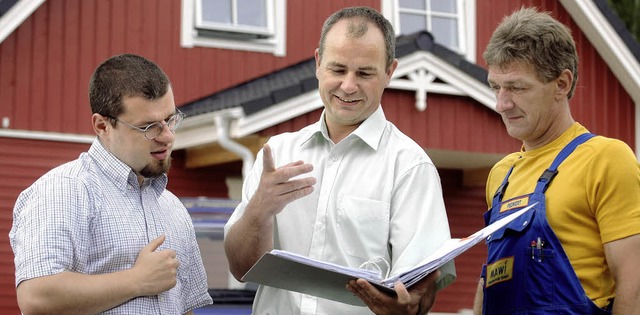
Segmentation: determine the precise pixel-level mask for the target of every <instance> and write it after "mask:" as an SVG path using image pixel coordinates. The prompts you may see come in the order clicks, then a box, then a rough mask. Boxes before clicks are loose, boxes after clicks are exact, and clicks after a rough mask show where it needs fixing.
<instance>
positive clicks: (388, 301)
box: [347, 271, 440, 315]
mask: <svg viewBox="0 0 640 315" xmlns="http://www.w3.org/2000/svg"><path fill="white" fill-rule="evenodd" d="M438 276H440V271H436V272H433V273H431V274H429V275H428V276H427V277H425V278H424V279H422V280H420V282H418V283H416V284H414V285H413V286H411V288H410V289H409V290H407V288H406V287H405V286H404V284H402V283H401V282H398V283H396V284H395V286H394V289H395V291H396V296H390V295H387V294H385V293H383V292H381V291H380V290H378V289H377V288H376V287H374V286H373V285H372V284H371V283H369V282H368V281H366V280H364V279H358V280H357V281H349V284H347V289H348V290H349V291H351V293H353V294H355V295H356V296H358V297H359V298H360V299H361V300H362V301H363V302H364V303H365V304H366V305H367V306H368V307H369V309H371V311H373V312H374V313H375V314H377V315H395V314H398V315H400V314H402V315H405V314H409V315H416V314H427V312H428V311H429V309H431V306H432V305H433V302H434V301H435V297H436V280H437V279H438Z"/></svg>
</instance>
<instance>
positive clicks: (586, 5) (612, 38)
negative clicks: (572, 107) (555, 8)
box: [560, 0, 640, 160]
mask: <svg viewBox="0 0 640 315" xmlns="http://www.w3.org/2000/svg"><path fill="white" fill-rule="evenodd" d="M560 2H561V3H562V5H563V6H564V7H565V9H566V10H567V12H569V14H570V15H571V17H572V18H573V20H574V21H575V22H576V23H577V24H578V26H579V27H580V29H582V31H583V32H584V33H585V35H586V36H587V38H588V39H589V41H590V42H591V44H593V46H594V47H595V48H596V50H597V51H598V53H599V54H600V56H602V58H603V59H604V61H605V62H606V64H607V65H608V66H609V68H610V69H611V71H612V72H613V74H614V75H615V76H616V78H618V81H620V84H622V86H623V87H624V89H625V90H626V91H627V93H629V95H630V96H631V99H632V100H633V102H634V103H635V107H636V115H635V129H636V133H635V138H636V143H635V153H636V157H638V159H639V160H640V62H639V61H638V59H636V58H635V57H634V55H633V54H632V52H631V51H630V49H629V47H628V46H627V45H626V44H625V43H624V42H623V40H622V38H620V35H619V34H618V32H616V30H614V29H613V27H612V26H611V23H609V22H608V20H607V19H606V18H605V16H604V15H603V14H602V12H601V11H600V10H599V9H598V7H597V6H596V4H595V3H594V2H592V1H575V0H560Z"/></svg>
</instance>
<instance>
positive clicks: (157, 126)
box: [104, 109, 186, 140]
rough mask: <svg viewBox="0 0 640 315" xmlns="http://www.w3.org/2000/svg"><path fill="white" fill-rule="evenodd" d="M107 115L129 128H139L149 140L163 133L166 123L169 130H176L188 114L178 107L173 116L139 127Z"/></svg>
mask: <svg viewBox="0 0 640 315" xmlns="http://www.w3.org/2000/svg"><path fill="white" fill-rule="evenodd" d="M104 116H105V117H108V118H110V119H113V120H115V121H116V122H119V123H121V124H123V125H126V126H128V127H129V128H131V129H133V130H137V131H140V132H142V133H144V137H145V138H147V139H149V140H153V139H155V137H157V136H158V135H159V134H160V133H162V130H163V129H164V126H165V125H166V126H167V128H169V130H170V131H171V132H175V131H176V129H178V127H180V124H181V123H182V120H183V119H184V117H185V116H186V115H185V114H184V113H183V112H181V111H180V110H178V109H176V114H175V115H172V116H171V117H169V118H167V119H166V120H164V121H156V122H154V123H151V124H148V125H146V126H143V127H138V126H134V125H132V124H130V123H126V122H124V121H122V120H119V119H118V118H115V117H111V116H109V115H104Z"/></svg>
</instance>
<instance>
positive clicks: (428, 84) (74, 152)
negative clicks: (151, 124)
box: [0, 0, 640, 314]
mask: <svg viewBox="0 0 640 315" xmlns="http://www.w3.org/2000/svg"><path fill="white" fill-rule="evenodd" d="M211 3H213V2H211V1H206V0H49V1H45V0H9V1H7V0H5V1H0V122H1V125H0V152H1V153H0V176H1V177H0V178H2V179H1V180H0V313H2V314H19V310H18V308H17V303H16V299H15V284H14V266H13V255H12V252H11V249H10V246H9V241H8V237H7V235H8V232H9V229H10V227H11V221H12V208H13V204H14V202H15V199H16V197H17V195H18V194H19V192H20V191H22V190H23V189H25V188H26V187H27V186H29V185H30V184H31V183H32V182H33V181H34V180H35V179H37V178H38V177H39V176H41V175H42V174H44V173H45V172H46V171H48V170H49V169H51V168H53V167H55V166H57V165H59V164H61V163H63V162H66V161H68V160H71V159H74V158H76V157H77V156H78V154H79V153H80V152H81V151H84V150H86V149H87V148H88V146H89V143H90V142H91V141H92V140H93V138H94V136H93V134H92V130H91V128H90V123H89V122H90V109H89V105H88V97H87V86H88V80H89V77H90V75H91V73H92V71H93V69H94V68H95V67H96V66H97V65H98V64H99V63H100V62H102V61H103V60H104V59H106V58H108V57H109V56H111V55H114V54H119V53H124V52H128V53H135V54H140V55H144V56H146V57H148V58H150V59H152V60H154V61H156V62H157V63H158V64H159V65H160V66H161V67H162V68H163V69H164V70H165V72H166V73H167V74H168V76H169V77H170V79H171V81H172V85H173V90H174V94H175V100H176V103H177V105H178V106H179V107H181V109H182V110H183V111H185V112H186V113H187V114H188V115H189V116H188V118H187V119H186V120H185V122H184V125H183V127H182V128H181V129H179V130H178V132H177V140H176V151H174V167H173V168H172V170H171V172H170V175H169V178H170V180H169V189H171V190H172V191H173V192H174V193H175V194H176V195H178V196H179V197H185V198H186V197H198V196H204V197H209V198H224V199H227V198H230V199H234V198H237V196H238V194H239V189H240V188H239V186H240V184H241V182H242V174H243V172H246V170H247V169H248V168H250V167H251V163H252V161H253V157H254V154H255V153H256V151H257V150H258V149H259V148H260V147H261V145H262V144H263V143H264V142H265V141H266V140H267V139H268V137H269V136H272V135H274V134H277V133H280V132H284V131H293V130H297V129H300V128H301V127H303V126H305V125H308V124H310V123H313V122H315V121H316V120H317V119H318V117H319V114H320V112H321V110H322V109H321V108H322V103H321V101H320V98H319V97H318V95H317V81H316V80H315V77H314V63H313V51H314V49H315V48H316V47H317V42H318V39H319V33H320V28H321V26H322V22H323V21H324V19H325V18H326V17H327V16H328V15H329V14H331V13H332V12H334V11H336V10H337V9H339V8H342V7H344V6H351V5H367V6H371V7H374V8H377V9H379V10H380V11H381V12H383V13H384V14H385V16H387V17H388V18H389V20H390V21H392V23H393V24H394V26H395V27H396V31H397V32H398V36H399V38H398V52H397V53H398V58H399V61H400V63H399V67H398V69H397V71H396V74H395V78H394V80H393V81H392V83H391V84H390V86H389V88H388V89H387V91H386V92H385V95H384V97H383V101H382V104H383V108H384V110H385V114H386V116H387V118H388V119H389V120H391V121H393V122H394V124H396V125H397V126H398V127H399V128H400V129H401V130H402V131H404V132H405V133H406V134H407V135H409V136H410V137H412V138H413V139H414V140H415V141H416V142H418V143H419V144H420V145H421V146H422V147H424V149H425V150H426V151H427V152H428V153H429V155H430V156H431V157H432V159H433V161H434V162H435V164H436V165H437V166H438V167H439V170H440V175H441V179H442V183H443V187H444V193H445V202H446V204H447V211H448V215H449V220H450V224H451V231H452V234H453V236H454V237H464V236H467V235H469V234H471V233H473V232H474V231H476V230H477V229H479V228H480V227H482V225H483V222H482V213H483V212H484V211H485V210H486V205H485V202H484V180H485V177H486V174H487V171H488V169H489V168H490V167H491V166H492V165H493V163H495V162H496V161H498V160H499V159H500V158H501V157H502V156H504V155H505V154H506V153H508V152H511V151H515V150H518V149H519V143H518V142H517V141H515V140H513V139H511V138H509V137H508V135H507V134H506V132H505V130H504V128H503V125H502V122H501V120H500V117H499V115H498V114H497V113H495V111H494V96H493V94H492V92H491V91H490V89H489V88H488V86H487V84H486V82H485V78H486V70H485V65H484V63H483V61H482V58H481V54H482V52H483V50H484V48H485V46H486V43H487V41H488V39H489V36H490V35H491V32H492V31H493V29H494V28H495V26H496V25H497V24H498V23H499V21H500V20H501V19H502V17H503V16H505V15H508V14H509V13H511V12H512V11H513V10H515V9H518V8H520V7H521V6H523V5H524V6H536V7H538V8H540V9H541V10H545V11H550V12H551V13H552V15H554V16H555V17H557V18H558V19H559V20H560V21H562V22H563V23H565V24H567V25H568V26H569V27H570V28H571V30H572V32H573V35H574V38H575V40H576V43H577V46H578V50H579V54H580V69H579V72H580V80H579V82H578V88H577V91H576V94H575V96H574V98H573V99H572V101H571V103H572V106H573V109H572V110H573V113H574V117H575V118H576V119H577V120H578V121H580V122H581V123H582V124H584V125H585V126H586V127H587V128H589V129H590V130H591V131H592V132H594V133H597V134H601V135H605V136H609V137H615V138H619V139H621V140H623V141H625V142H626V143H628V144H629V145H630V146H631V147H632V148H633V149H634V150H635V152H636V154H637V155H638V156H640V46H639V45H638V43H637V42H636V41H634V40H633V38H632V37H631V36H630V34H629V33H628V31H627V30H626V29H625V27H624V26H623V24H622V23H621V22H620V20H619V19H618V18H617V17H616V16H615V14H614V13H613V11H612V10H611V8H609V7H608V5H607V1H606V0H585V1H582V0H559V1H557V0H515V1H505V0H448V1H426V0H424V1H423V0H420V1H413V2H411V1H400V0H322V1H320V0H254V1H249V0H231V1H226V2H225V3H226V4H228V6H227V5H222V4H220V3H217V2H216V4H215V5H212V4H211ZM209 245H210V246H215V245H213V244H209ZM207 246H208V245H207ZM485 249H486V248H485V247H484V245H478V246H476V247H474V248H473V249H471V250H470V251H469V252H467V253H465V254H463V255H462V256H460V257H459V258H457V259H456V267H457V271H458V280H457V281H456V282H455V283H454V284H453V285H452V286H450V287H449V288H447V289H445V290H444V291H442V292H441V293H440V294H439V295H438V298H437V301H436V305H435V306H434V309H433V311H435V312H441V313H458V312H460V311H462V310H464V309H469V308H471V305H472V299H473V294H474V292H475V281H476V279H477V277H478V274H479V269H480V264H481V263H482V260H483V258H484V255H485V254H484V251H485ZM205 251H207V250H206V249H203V252H205ZM212 255H213V256H216V257H214V258H211V259H212V260H207V259H205V263H210V265H208V266H207V267H208V270H216V271H221V272H214V271H212V273H210V274H209V277H210V278H211V279H209V280H210V283H212V281H214V282H215V281H217V280H218V279H217V278H218V277H223V278H224V277H226V269H225V268H226V265H224V259H220V256H221V255H222V253H221V252H220V251H219V250H218V251H214V253H213V254H212ZM216 258H217V260H216ZM212 261H215V262H212ZM220 275H223V276H220ZM221 281H222V283H224V285H226V284H227V282H226V278H224V279H222V280H221ZM215 285H216V284H214V286H215Z"/></svg>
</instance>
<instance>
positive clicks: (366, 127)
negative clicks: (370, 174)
mask: <svg viewBox="0 0 640 315" xmlns="http://www.w3.org/2000/svg"><path fill="white" fill-rule="evenodd" d="M325 112H326V110H323V111H322V115H320V120H319V121H318V122H316V123H315V124H313V125H311V126H309V127H308V128H306V129H307V130H308V131H309V135H308V136H307V138H306V139H304V141H303V142H302V144H305V143H307V142H308V141H309V140H311V139H312V138H313V137H314V136H316V135H318V134H321V135H322V137H324V138H325V139H327V140H330V139H331V138H329V130H328V129H327V124H326V122H325V120H324V118H325ZM386 122H387V118H386V117H385V115H384V111H383V110H382V106H378V109H376V111H375V112H373V113H372V114H371V115H370V116H369V117H368V118H367V119H365V120H364V121H363V122H362V124H360V126H358V128H356V130H354V131H353V132H352V133H351V134H350V135H349V136H347V137H346V138H345V140H346V139H348V138H352V137H358V138H360V139H361V140H362V141H363V142H364V143H366V144H367V145H368V146H370V147H371V148H372V149H374V150H377V149H378V145H379V143H380V139H381V138H382V134H383V132H384V129H385V127H386ZM343 141H344V140H343Z"/></svg>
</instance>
